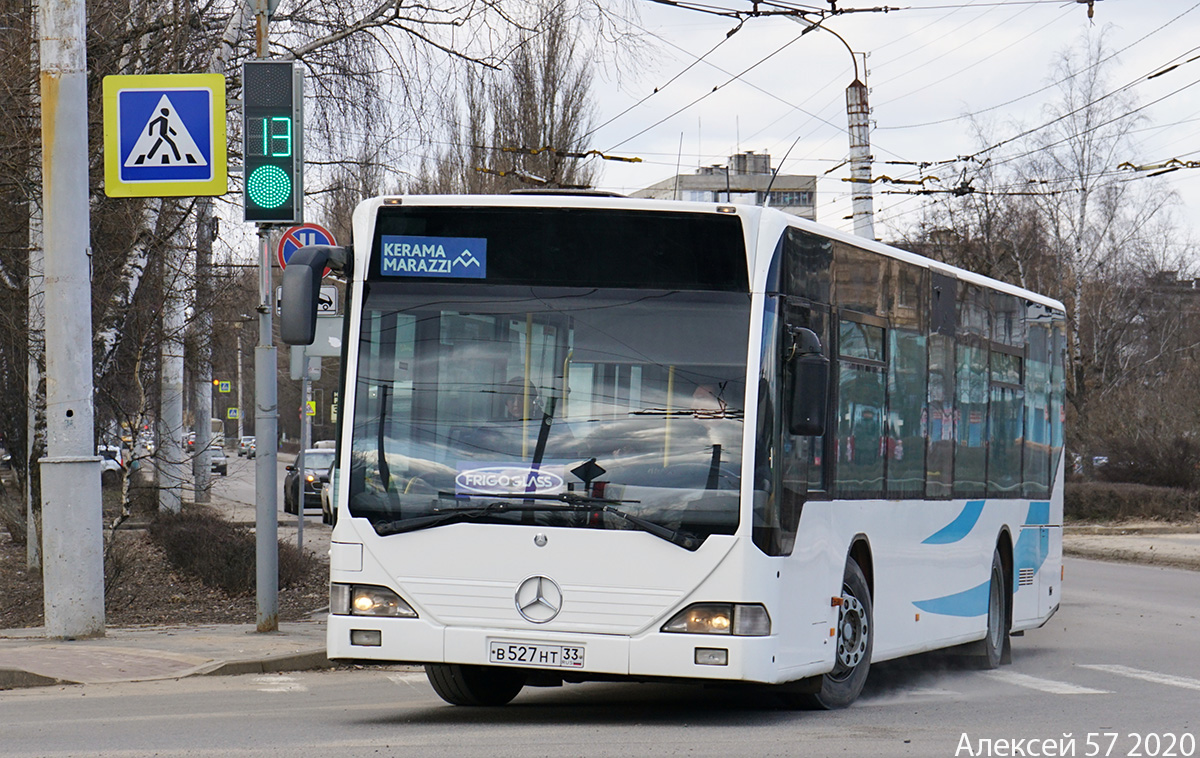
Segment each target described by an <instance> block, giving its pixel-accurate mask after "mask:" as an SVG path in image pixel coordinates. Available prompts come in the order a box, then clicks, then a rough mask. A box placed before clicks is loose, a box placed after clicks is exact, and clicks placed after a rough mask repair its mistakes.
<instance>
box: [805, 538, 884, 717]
mask: <svg viewBox="0 0 1200 758" xmlns="http://www.w3.org/2000/svg"><path fill="white" fill-rule="evenodd" d="M874 633H875V628H874V620H873V618H872V615H871V590H870V589H869V588H868V587H867V578H866V576H865V575H864V574H863V571H862V569H861V568H859V566H858V563H857V562H856V561H855V560H854V559H850V560H848V561H846V570H845V572H844V573H843V574H842V605H841V607H840V608H838V625H837V653H836V655H837V658H836V660H835V661H834V665H833V671H830V672H829V673H828V674H825V675H824V676H822V677H821V688H820V689H819V690H818V691H817V692H815V693H813V694H811V695H804V696H802V700H801V704H802V705H804V706H806V707H809V708H819V709H822V710H834V709H836V708H845V707H847V706H848V705H850V704H851V703H853V702H854V701H855V699H857V698H858V695H859V693H860V692H862V689H863V685H865V684H866V683H867V672H868V671H869V670H870V668H871V648H872V644H873V641H874Z"/></svg>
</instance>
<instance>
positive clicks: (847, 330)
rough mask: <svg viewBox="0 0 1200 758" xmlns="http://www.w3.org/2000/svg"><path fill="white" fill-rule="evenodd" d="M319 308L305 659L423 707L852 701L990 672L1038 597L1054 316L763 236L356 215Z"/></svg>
mask: <svg viewBox="0 0 1200 758" xmlns="http://www.w3.org/2000/svg"><path fill="white" fill-rule="evenodd" d="M326 266H332V267H333V268H335V269H340V270H341V271H342V272H343V273H344V275H345V276H346V278H347V280H348V281H349V292H350V297H349V301H350V302H349V304H348V306H347V308H346V314H347V315H346V326H345V335H344V336H345V339H344V344H345V345H346V346H347V348H346V350H345V355H344V364H343V371H344V385H345V386H344V393H343V397H344V408H345V411H344V419H343V423H342V426H341V436H340V441H339V465H340V467H341V474H340V476H339V478H338V483H337V492H336V500H337V514H338V518H337V522H336V526H335V528H334V531H333V536H332V550H331V552H330V556H331V566H330V570H331V576H330V581H331V587H330V602H331V605H330V614H329V616H328V638H327V644H328V655H329V657H330V659H333V660H354V661H375V662H381V663H382V662H397V661H406V662H417V663H423V664H425V668H426V671H427V673H428V676H429V680H430V682H431V683H432V685H433V688H434V689H435V690H436V691H437V693H438V694H439V695H440V696H441V697H443V698H444V699H445V700H447V701H449V702H451V703H455V704H461V705H497V704H502V703H506V702H508V701H509V700H511V699H512V698H513V697H515V696H516V694H517V693H518V692H519V691H520V690H521V689H522V687H523V686H525V685H534V686H539V685H541V686H544V685H557V684H562V683H563V682H579V681H588V680H597V679H603V680H612V679H614V678H617V679H622V678H623V679H628V680H631V681H635V680H642V681H656V680H675V681H678V680H690V681H695V682H704V683H710V684H711V683H718V682H727V683H758V684H764V685H774V686H775V687H774V689H775V691H777V692H778V693H779V694H780V695H781V696H782V697H783V698H784V699H785V700H786V701H788V702H795V703H797V704H809V705H815V706H817V707H824V708H836V707H844V706H846V705H849V704H850V703H851V702H852V701H853V700H854V699H855V698H856V697H857V696H858V694H859V692H860V691H861V689H862V686H863V683H864V681H865V679H866V676H867V671H868V668H869V666H870V664H871V663H872V662H877V661H882V660H887V659H891V658H896V657H899V656H904V655H909V654H913V653H919V652H922V651H927V650H934V649H938V648H951V647H955V648H958V649H959V652H963V653H966V654H970V655H973V656H975V657H976V658H977V660H978V662H979V663H980V665H982V666H984V667H989V668H990V667H995V666H998V665H999V664H1000V663H1002V662H1006V659H1007V656H1008V654H1009V637H1010V634H1014V633H1015V634H1019V633H1021V632H1023V631H1025V630H1027V629H1032V628H1036V627H1038V626H1041V625H1042V624H1044V623H1045V622H1046V621H1047V619H1049V618H1050V616H1051V615H1052V614H1053V613H1054V612H1055V611H1056V610H1057V608H1058V604H1059V597H1060V586H1061V578H1062V577H1061V544H1062V543H1061V536H1062V535H1061V531H1062V530H1061V526H1062V504H1063V499H1062V481H1063V465H1062V459H1063V447H1062V418H1063V390H1062V387H1063V368H1062V355H1063V339H1064V337H1063V330H1062V327H1063V308H1062V305H1061V304H1059V303H1058V302H1055V301H1053V300H1050V299H1047V298H1045V297H1042V296H1039V295H1037V294H1034V293H1032V292H1027V291H1024V290H1022V289H1019V288H1017V287H1013V286H1010V285H1007V284H1003V283H1000V282H997V281H994V280H990V279H987V278H985V277H982V276H979V275H976V274H972V273H970V272H967V271H962V270H959V269H955V268H953V267H950V266H947V265H945V264H942V263H938V262H936V261H932V260H928V259H926V258H923V257H920V256H917V255H913V254H911V253H907V252H904V251H901V250H897V249H895V248H892V247H888V246H886V245H883V244H880V243H877V242H873V241H868V240H863V239H859V238H856V237H852V236H849V235H847V234H844V233H841V232H838V231H835V230H833V229H829V228H826V227H823V226H820V225H817V224H814V223H812V222H809V221H806V220H803V219H799V218H796V217H794V216H790V215H788V214H785V213H782V212H779V211H776V210H772V209H765V208H758V207H748V206H734V205H713V204H699V203H695V204H693V203H678V202H663V201H648V200H635V199H627V198H619V197H604V196H598V195H582V194H575V195H564V194H558V195H554V194H527V195H514V196H458V197H450V196H439V197H383V198H376V199H372V200H367V201H365V202H363V203H362V204H361V205H360V206H359V207H358V209H357V210H356V211H355V214H354V246H353V248H352V249H350V248H329V247H309V248H304V249H302V250H301V251H298V252H297V253H296V255H295V256H294V257H293V258H292V259H291V261H290V262H289V265H288V268H287V270H286V273H285V276H284V289H285V295H284V307H285V312H284V314H283V323H282V330H283V334H284V340H285V341H287V342H291V343H293V344H297V343H304V342H306V341H311V339H312V334H313V329H314V327H313V320H314V314H315V308H316V305H315V303H316V291H317V289H318V287H317V285H318V284H319V278H320V273H319V272H321V271H322V270H323V269H324V268H325V267H326Z"/></svg>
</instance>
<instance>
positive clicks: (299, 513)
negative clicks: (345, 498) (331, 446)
mask: <svg viewBox="0 0 1200 758" xmlns="http://www.w3.org/2000/svg"><path fill="white" fill-rule="evenodd" d="M306 368H307V366H306ZM309 388H310V385H309V382H308V373H307V371H306V372H305V374H304V378H303V379H301V380H300V454H299V455H297V456H296V471H297V472H298V473H299V474H300V476H298V477H296V484H297V487H296V549H297V550H299V551H300V554H301V555H304V489H305V487H304V479H305V475H306V474H307V473H308V470H307V469H308V463H307V462H306V461H305V460H304V451H305V450H307V449H308V446H309V445H311V444H312V439H311V438H310V437H309V436H308V424H306V423H304V422H305V421H307V420H308V393H309Z"/></svg>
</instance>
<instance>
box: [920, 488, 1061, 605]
mask: <svg viewBox="0 0 1200 758" xmlns="http://www.w3.org/2000/svg"><path fill="white" fill-rule="evenodd" d="M976 504H978V506H977V507H975V506H976ZM972 510H974V511H975V515H974V516H973V517H971V518H969V519H967V518H964V516H967V515H968V512H969V511H972ZM982 511H983V501H982V500H978V501H975V500H973V501H971V502H969V503H967V505H966V507H965V508H963V511H962V513H960V514H959V515H958V517H957V518H955V519H954V521H952V522H950V523H949V524H948V525H946V526H945V527H944V528H943V529H941V530H940V531H938V532H936V533H935V534H933V535H932V536H930V537H929V538H928V539H926V540H925V543H930V544H946V543H948V542H954V541H957V540H953V539H945V537H948V536H952V535H953V534H956V533H957V532H959V531H961V532H962V534H961V535H960V536H959V537H958V538H957V539H962V538H963V537H965V536H966V535H967V534H968V533H969V532H970V531H971V528H973V527H974V526H975V523H976V522H977V521H978V519H979V514H980V513H981V512H982ZM968 520H969V522H970V523H969V526H967V527H966V529H965V531H964V530H963V528H962V527H963V525H964V524H965V523H966V522H967V521H968ZM1049 523H1050V503H1049V502H1048V501H1038V502H1032V503H1030V504H1029V512H1028V513H1027V514H1026V516H1025V524H1024V525H1025V526H1045V525H1047V524H1049ZM952 527H954V529H953V530H952ZM943 533H946V534H945V535H943ZM939 536H941V538H940V539H938V540H937V541H935V540H934V538H935V537H939ZM925 543H922V544H925ZM1013 553H1014V563H1015V564H1016V565H1015V566H1014V567H1013V574H1014V578H1015V577H1016V576H1018V575H1019V574H1020V572H1021V570H1022V569H1033V573H1035V574H1036V573H1037V572H1038V571H1039V570H1040V569H1041V568H1042V564H1043V563H1045V562H1046V558H1047V557H1048V556H1049V554H1050V535H1049V534H1048V533H1047V532H1046V530H1044V529H1036V530H1035V529H1022V530H1021V536H1020V537H1018V538H1017V544H1016V546H1015V547H1014V548H1013ZM1014 584H1016V582H1015V581H1014ZM990 587H991V579H989V580H988V581H986V582H984V583H983V584H979V585H976V586H974V587H972V588H970V589H967V590H963V591H962V592H956V593H954V594H952V595H945V596H943V597H935V598H931V599H929V600H917V601H914V602H913V605H915V606H917V607H918V608H920V609H921V610H923V611H925V612H926V613H936V614H939V615H941V616H962V617H970V616H983V615H985V614H986V613H987V606H988V590H989V589H990ZM1017 589H1018V590H1019V589H1020V585H1019V584H1018V585H1017Z"/></svg>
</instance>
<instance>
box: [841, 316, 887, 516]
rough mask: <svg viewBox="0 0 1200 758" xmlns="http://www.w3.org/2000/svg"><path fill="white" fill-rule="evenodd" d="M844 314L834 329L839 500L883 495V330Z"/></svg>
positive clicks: (884, 378)
mask: <svg viewBox="0 0 1200 758" xmlns="http://www.w3.org/2000/svg"><path fill="white" fill-rule="evenodd" d="M851 318H856V319H865V318H866V317H865V316H861V315H859V314H852V315H851V314H843V317H842V319H841V321H840V323H839V325H838V361H837V364H838V373H837V383H838V388H837V398H838V400H837V431H836V434H837V437H836V439H837V469H836V473H835V475H836V477H837V479H836V481H835V484H834V486H835V488H836V490H837V493H838V495H839V496H840V497H873V496H879V495H881V494H883V481H884V480H883V470H884V449H883V448H884V441H883V440H884V437H883V421H884V417H883V413H884V407H885V402H884V401H885V394H886V390H887V387H886V373H887V372H886V369H887V366H886V363H885V362H884V349H885V340H886V330H885V329H884V328H883V327H882V326H876V325H874V324H868V323H864V322H862V321H858V320H851Z"/></svg>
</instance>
